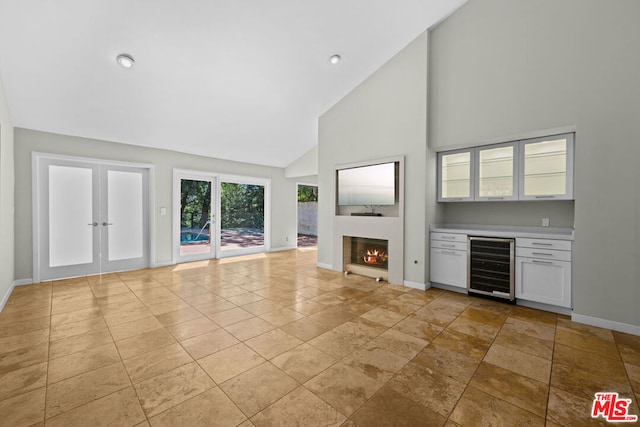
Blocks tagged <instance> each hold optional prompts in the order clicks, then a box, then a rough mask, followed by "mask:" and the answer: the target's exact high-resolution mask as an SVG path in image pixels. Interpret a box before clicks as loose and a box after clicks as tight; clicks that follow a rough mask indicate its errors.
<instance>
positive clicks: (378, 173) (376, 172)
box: [338, 162, 397, 206]
mask: <svg viewBox="0 0 640 427" xmlns="http://www.w3.org/2000/svg"><path fill="white" fill-rule="evenodd" d="M396 169H397V168H396V162H391V163H382V164H377V165H368V166H360V167H355V168H348V169H338V206H389V205H395V203H396V176H397V173H396Z"/></svg>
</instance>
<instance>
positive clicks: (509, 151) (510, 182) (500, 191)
mask: <svg viewBox="0 0 640 427" xmlns="http://www.w3.org/2000/svg"><path fill="white" fill-rule="evenodd" d="M517 159H518V144H516V143H515V142H512V143H508V144H499V145H490V146H487V147H478V148H476V149H475V160H476V164H477V165H478V173H477V174H476V178H477V179H475V200H487V201H490V200H495V201H500V200H516V199H517V198H518V181H517V178H518V173H517V166H518V161H517Z"/></svg>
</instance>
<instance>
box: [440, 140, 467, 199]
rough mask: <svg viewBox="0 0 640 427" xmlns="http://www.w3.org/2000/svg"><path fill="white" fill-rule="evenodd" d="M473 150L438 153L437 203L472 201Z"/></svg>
mask: <svg viewBox="0 0 640 427" xmlns="http://www.w3.org/2000/svg"><path fill="white" fill-rule="evenodd" d="M472 153H473V150H460V151H448V152H446V153H438V171H439V177H438V201H466V200H473V194H472V191H471V188H472V185H471V184H472V179H471V178H472V176H473V165H472V162H471V160H472Z"/></svg>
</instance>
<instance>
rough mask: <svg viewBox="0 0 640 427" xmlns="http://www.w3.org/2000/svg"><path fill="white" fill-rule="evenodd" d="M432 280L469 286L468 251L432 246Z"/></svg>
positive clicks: (458, 285)
mask: <svg viewBox="0 0 640 427" xmlns="http://www.w3.org/2000/svg"><path fill="white" fill-rule="evenodd" d="M430 280H431V281H432V282H435V283H441V284H443V285H449V286H457V287H460V288H465V289H466V288H467V251H461V250H454V249H442V248H431V272H430Z"/></svg>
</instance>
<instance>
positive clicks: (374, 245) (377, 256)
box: [342, 236, 389, 280]
mask: <svg viewBox="0 0 640 427" xmlns="http://www.w3.org/2000/svg"><path fill="white" fill-rule="evenodd" d="M342 254H343V257H344V262H343V266H344V268H343V269H344V271H345V273H355V274H360V275H363V276H369V277H374V278H376V279H383V280H387V276H388V275H387V272H388V268H389V267H388V266H389V255H388V254H389V241H388V240H382V239H369V238H366V237H352V236H343V251H342Z"/></svg>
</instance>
